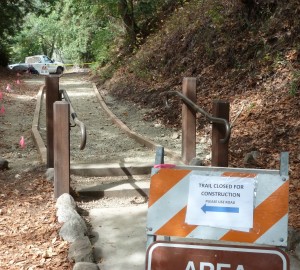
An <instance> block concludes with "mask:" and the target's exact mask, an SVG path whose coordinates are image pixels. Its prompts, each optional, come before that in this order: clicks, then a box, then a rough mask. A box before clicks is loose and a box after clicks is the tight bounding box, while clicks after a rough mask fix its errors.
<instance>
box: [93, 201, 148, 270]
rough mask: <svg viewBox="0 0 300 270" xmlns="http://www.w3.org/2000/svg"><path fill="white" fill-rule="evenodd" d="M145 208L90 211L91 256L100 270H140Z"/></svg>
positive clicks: (143, 240) (143, 252) (142, 263)
mask: <svg viewBox="0 0 300 270" xmlns="http://www.w3.org/2000/svg"><path fill="white" fill-rule="evenodd" d="M146 212H147V204H145V203H144V204H142V205H135V206H131V207H118V208H101V209H100V208H98V209H92V210H91V211H90V218H91V224H92V226H93V230H92V235H93V236H94V237H93V238H92V239H91V242H92V244H94V256H95V258H96V260H97V259H98V260H101V261H100V262H99V264H98V265H99V268H100V269H101V270H124V269H130V270H143V269H145V258H146V257H145V256H146V230H145V228H146V215H147V214H146Z"/></svg>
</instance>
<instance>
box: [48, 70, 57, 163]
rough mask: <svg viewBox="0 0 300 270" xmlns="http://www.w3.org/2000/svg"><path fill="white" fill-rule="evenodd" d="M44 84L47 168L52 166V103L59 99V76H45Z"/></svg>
mask: <svg viewBox="0 0 300 270" xmlns="http://www.w3.org/2000/svg"><path fill="white" fill-rule="evenodd" d="M45 85H46V129H47V130H46V133H47V138H46V144H47V168H53V167H54V152H53V133H54V132H53V103H54V102H55V101H58V100H60V95H59V76H56V75H51V76H46V77H45Z"/></svg>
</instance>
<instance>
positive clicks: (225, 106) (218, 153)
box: [211, 100, 230, 167]
mask: <svg viewBox="0 0 300 270" xmlns="http://www.w3.org/2000/svg"><path fill="white" fill-rule="evenodd" d="M229 105H230V104H229V102H227V101H222V100H215V101H214V102H213V113H212V114H213V116H215V117H219V118H224V119H226V120H227V121H229ZM224 138H225V127H224V125H222V124H216V123H213V125H212V158H211V165H212V166H216V167H228V145H229V142H228V141H227V142H225V143H222V142H220V139H224Z"/></svg>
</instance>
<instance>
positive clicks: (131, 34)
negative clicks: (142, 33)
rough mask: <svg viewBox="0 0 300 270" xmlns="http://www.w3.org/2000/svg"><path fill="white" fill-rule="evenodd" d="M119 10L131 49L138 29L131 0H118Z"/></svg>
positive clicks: (134, 43)
mask: <svg viewBox="0 0 300 270" xmlns="http://www.w3.org/2000/svg"><path fill="white" fill-rule="evenodd" d="M119 11H120V14H121V17H122V20H123V22H124V25H125V28H126V32H127V35H128V40H129V43H130V50H132V49H133V48H134V46H135V45H136V34H137V31H138V30H137V29H138V27H137V25H136V22H135V19H134V13H133V0H119Z"/></svg>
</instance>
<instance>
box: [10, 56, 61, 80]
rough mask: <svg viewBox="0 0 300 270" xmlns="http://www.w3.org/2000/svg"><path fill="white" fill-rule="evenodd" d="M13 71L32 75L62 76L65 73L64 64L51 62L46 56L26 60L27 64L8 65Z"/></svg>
mask: <svg viewBox="0 0 300 270" xmlns="http://www.w3.org/2000/svg"><path fill="white" fill-rule="evenodd" d="M8 67H9V68H10V69H12V70H16V71H28V72H30V73H36V74H43V75H47V74H50V73H55V74H62V73H63V72H64V69H65V68H64V64H63V63H61V62H57V61H54V60H51V59H50V58H49V57H48V56H46V55H34V56H28V57H26V58H25V63H18V64H12V65H8Z"/></svg>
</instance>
